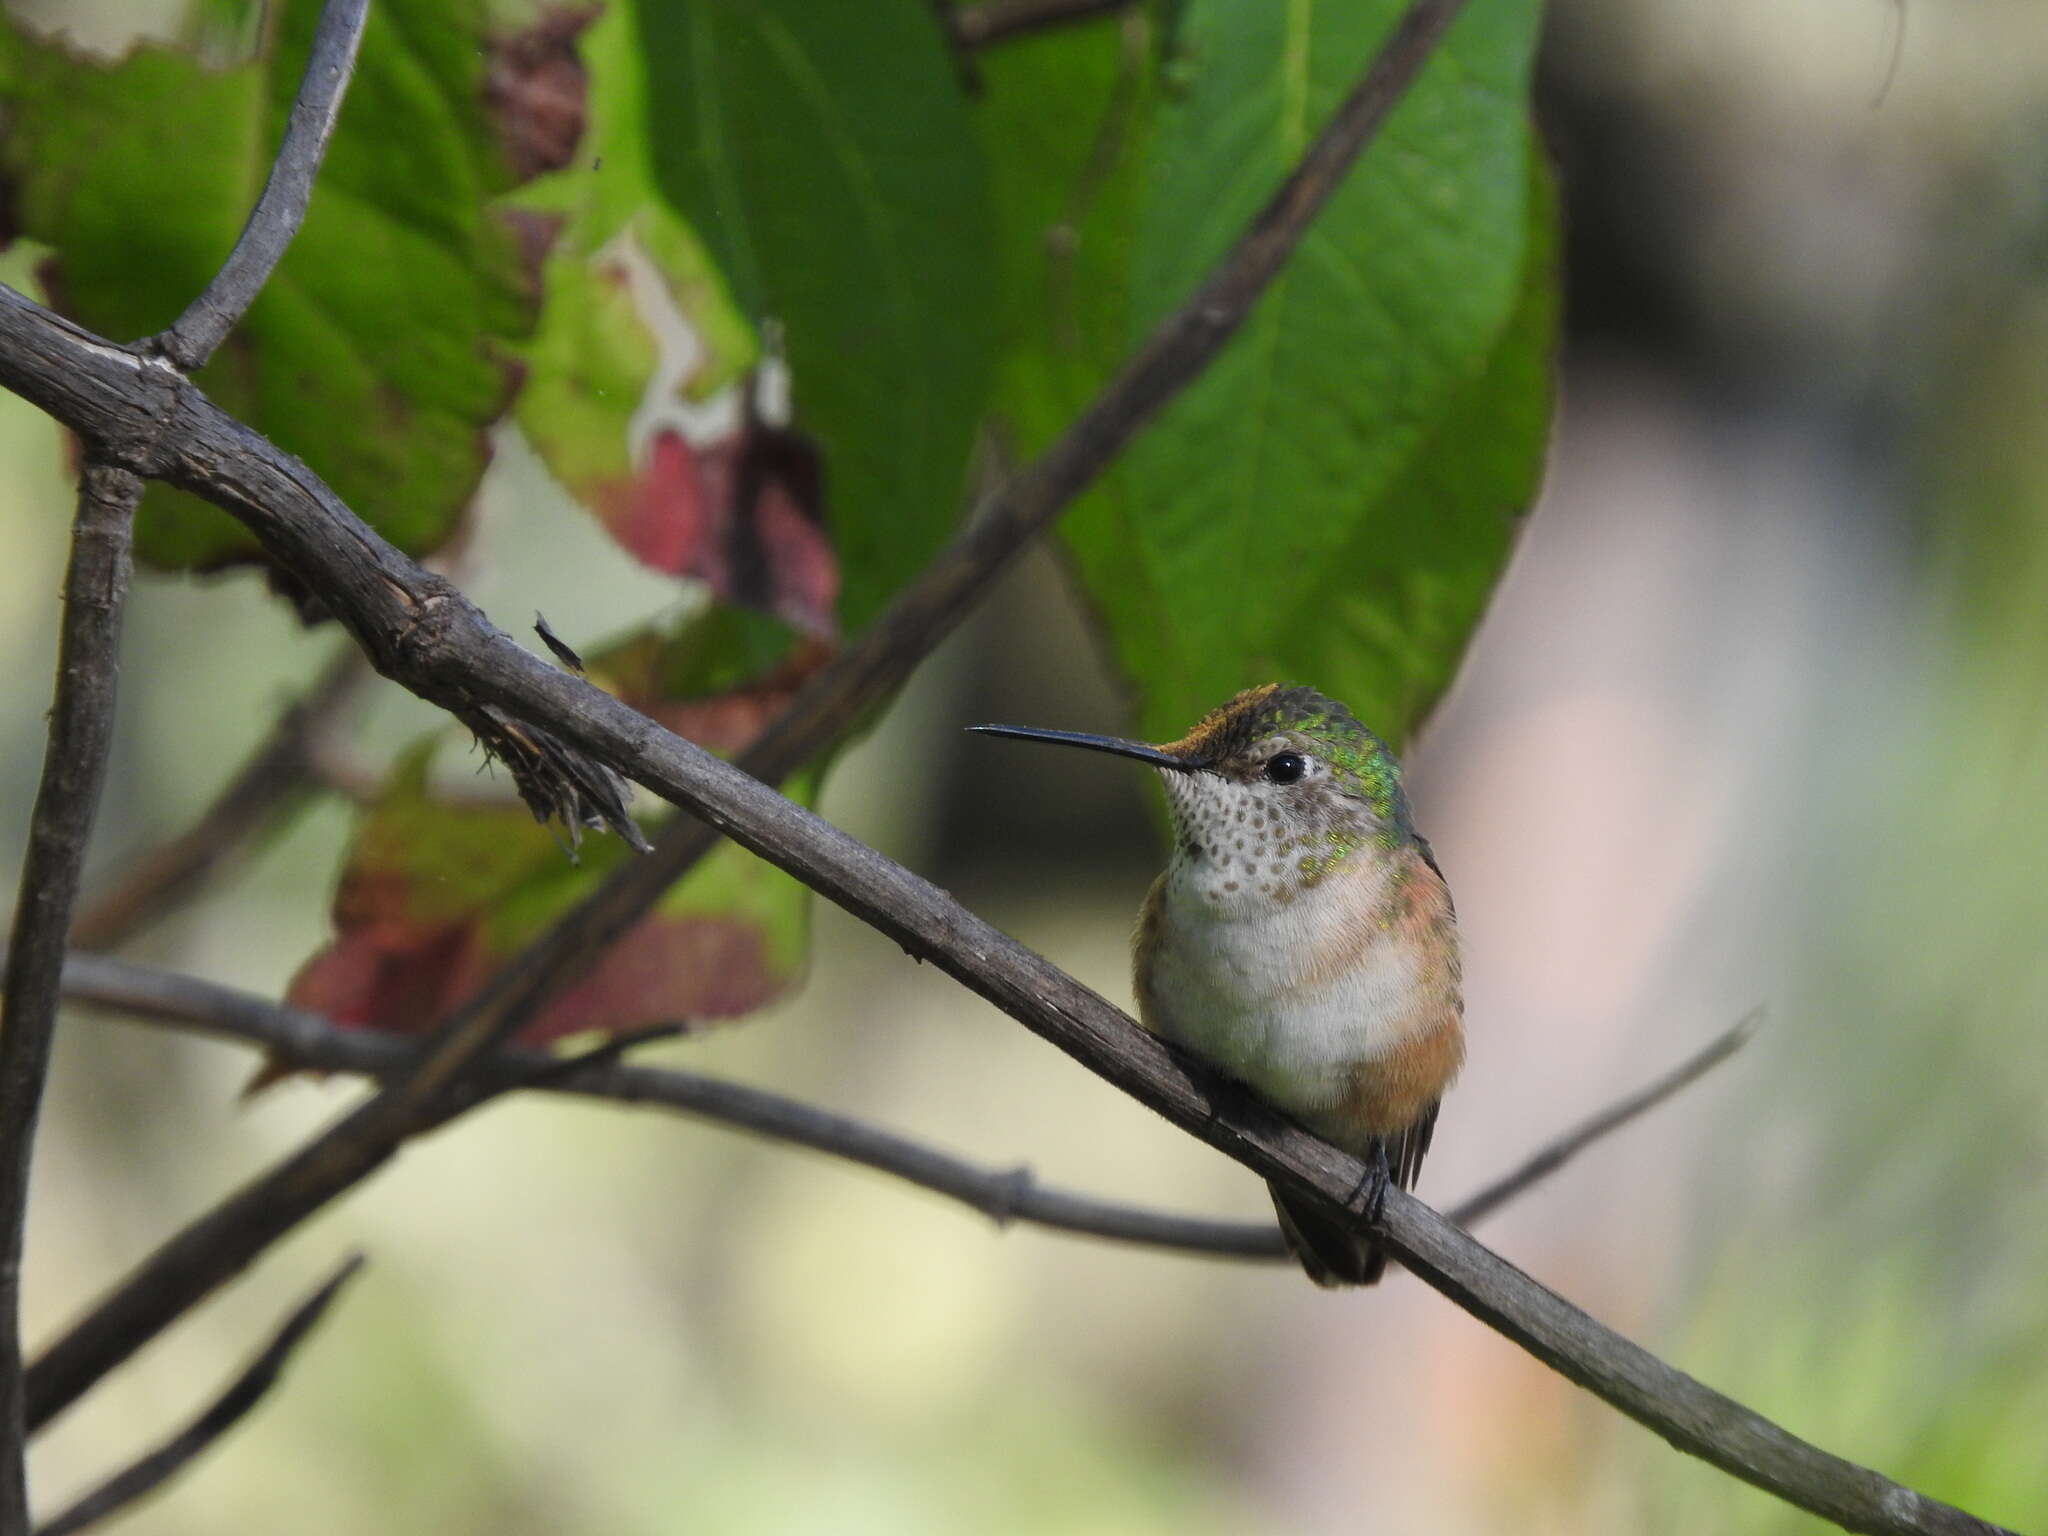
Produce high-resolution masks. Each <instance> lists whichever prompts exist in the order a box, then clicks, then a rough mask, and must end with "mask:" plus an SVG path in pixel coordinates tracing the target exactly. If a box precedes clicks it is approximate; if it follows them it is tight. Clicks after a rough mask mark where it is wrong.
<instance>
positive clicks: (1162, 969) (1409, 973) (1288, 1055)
mask: <svg viewBox="0 0 2048 1536" xmlns="http://www.w3.org/2000/svg"><path fill="white" fill-rule="evenodd" d="M1376 865H1377V861H1368V860H1363V859H1361V860H1360V861H1359V865H1358V868H1357V869H1356V870H1352V869H1346V870H1343V871H1341V872H1339V873H1338V874H1336V875H1334V876H1332V877H1331V878H1329V879H1328V880H1325V881H1324V882H1322V883H1321V884H1320V885H1317V886H1315V887H1312V888H1309V889H1305V890H1302V891H1300V892H1299V894H1297V895H1295V896H1294V898H1293V899H1292V900H1290V901H1288V902H1286V903H1285V904H1283V905H1273V904H1269V903H1266V902H1263V901H1256V900H1238V899H1232V900H1229V901H1224V900H1221V899H1219V897H1220V892H1219V890H1218V889H1217V888H1215V887H1214V886H1213V885H1212V884H1211V883H1210V881H1208V880H1207V879H1205V878H1204V872H1203V871H1202V870H1201V869H1200V867H1199V866H1187V865H1181V866H1178V867H1176V868H1175V869H1173V870H1171V871H1169V872H1168V874H1167V876H1166V878H1165V882H1164V889H1163V890H1162V891H1161V893H1160V899H1161V900H1162V902H1163V903H1164V910H1163V911H1162V912H1161V914H1160V917H1161V919H1162V920H1161V921H1160V922H1159V923H1158V925H1157V928H1156V930H1155V936H1156V946H1155V949H1154V953H1153V956H1152V959H1151V964H1150V968H1149V972H1150V974H1149V977H1148V981H1149V985H1148V986H1147V987H1146V989H1145V990H1146V991H1147V992H1148V993H1149V996H1150V1003H1151V1012H1152V1015H1153V1017H1152V1019H1151V1021H1150V1022H1151V1023H1152V1025H1153V1027H1154V1028H1155V1029H1157V1030H1158V1031H1159V1033H1161V1034H1163V1035H1165V1036H1166V1037H1167V1038H1168V1039H1170V1040H1173V1041H1174V1042H1176V1043H1177V1044H1180V1045H1184V1046H1186V1047H1187V1048H1188V1049H1190V1050H1192V1051H1194V1052H1196V1053H1197V1054H1199V1055H1201V1056H1203V1057H1206V1058H1207V1059H1208V1060H1209V1061H1211V1062H1214V1063H1215V1064H1216V1065H1217V1066H1218V1067H1220V1068H1222V1069H1223V1070H1224V1071H1226V1072H1228V1073H1230V1074H1231V1075H1232V1076H1233V1077H1237V1078H1239V1079H1241V1080H1243V1081H1244V1082H1246V1083H1248V1084H1250V1085H1251V1086H1252V1087H1253V1088H1254V1089H1256V1090H1257V1091H1258V1092H1259V1093H1260V1094H1261V1095H1263V1096H1264V1097H1265V1098H1267V1099H1270V1100H1271V1101H1272V1102H1273V1103H1275V1104H1277V1105H1279V1106H1281V1107H1282V1108H1284V1109H1288V1110H1291V1111H1293V1112H1294V1113H1296V1114H1300V1115H1303V1116H1305V1117H1309V1118H1313V1115H1314V1112H1315V1111H1316V1110H1318V1109H1322V1108H1325V1107H1328V1106H1331V1105H1334V1104H1335V1103H1336V1102H1337V1101H1338V1100H1339V1099H1340V1098H1341V1096H1342V1095H1343V1094H1344V1092H1345V1090H1346V1089H1347V1087H1348V1086H1349V1079H1350V1076H1351V1072H1352V1069H1354V1068H1355V1067H1356V1066H1357V1065H1358V1064H1359V1063H1360V1062H1363V1061H1369V1060H1371V1059H1372V1058H1374V1057H1376V1056H1379V1055H1381V1054H1383V1053H1384V1052H1386V1051H1387V1050H1389V1049H1391V1048H1392V1047H1394V1046H1395V1045H1398V1044H1399V1043H1400V1042H1401V1041H1402V1040H1404V1039H1405V1038H1407V1034H1408V1031H1409V1030H1410V1029H1411V1028H1412V1027H1413V1025H1412V1022H1411V1021H1412V1020H1414V1019H1415V1018H1416V1017H1417V1016H1418V1009H1417V1006H1416V1005H1417V1003H1418V1002H1419V1001H1420V987H1421V977H1420V974H1419V971H1420V966H1419V961H1418V957H1417V956H1416V954H1415V953H1414V951H1413V950H1412V948H1411V947H1410V946H1407V945H1403V944H1397V943H1393V942H1388V943H1382V944H1373V945H1370V946H1368V947H1367V948H1366V949H1365V950H1364V951H1363V952H1362V953H1358V952H1357V950H1356V940H1355V934H1356V932H1357V926H1356V919H1357V917H1358V915H1359V914H1361V913H1362V912H1365V911H1369V910H1371V909H1372V907H1373V906H1375V905H1377V897H1378V895H1379V890H1380V887H1381V886H1382V885H1383V883H1384V881H1385V880H1386V879H1387V878H1388V873H1387V871H1386V870H1385V869H1384V868H1380V867H1375V866H1376ZM1347 931H1348V933H1349V934H1350V935H1352V936H1354V937H1351V938H1348V939H1347V937H1346V935H1347ZM1333 947H1337V952H1348V953H1349V954H1350V955H1354V956H1355V960H1354V963H1351V964H1349V965H1343V966H1332V965H1330V964H1329V960H1330V958H1331V956H1332V954H1333ZM1319 973H1320V975H1319Z"/></svg>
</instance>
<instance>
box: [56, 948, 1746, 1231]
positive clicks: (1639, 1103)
mask: <svg viewBox="0 0 2048 1536" xmlns="http://www.w3.org/2000/svg"><path fill="white" fill-rule="evenodd" d="M64 995H65V997H66V998H67V999H68V1000H69V1001H71V1002H74V1003H88V1004H94V1005H97V1006H99V1007H103V1008H110V1009H114V1010H118V1011H119V1012H120V1013H122V1014H124V1015H127V1016H129V1017H131V1018H138V1019H142V1020H145V1021H147V1022H150V1023H156V1024H171V1025H177V1026H180V1027H183V1028H191V1029H197V1030H200V1031H202V1032H206V1033H211V1034H218V1035H225V1036H226V1037H228V1038H229V1039H232V1040H239V1041H242V1042H244V1043H246V1044H250V1045H257V1046H261V1047H262V1048H263V1049H264V1050H265V1051H266V1052H267V1053H269V1054H270V1055H272V1056H274V1057H276V1058H278V1059H280V1060H283V1061H287V1062H289V1063H291V1064H292V1065H293V1066H295V1067H301V1068H306V1069H309V1070H312V1071H318V1072H358V1073H363V1074H365V1075H367V1076H373V1077H387V1076H391V1075H393V1074H395V1073H397V1072H400V1071H403V1070H404V1068H405V1067H406V1066H407V1065H408V1064H409V1063H411V1062H412V1061H413V1060H414V1059H416V1058H417V1056H418V1054H419V1047H418V1045H417V1044H416V1043H415V1042H413V1041H409V1040H404V1039H401V1038H398V1037H396V1036H392V1035H380V1034H375V1033H370V1032H366V1031H363V1030H354V1029H343V1028H341V1027H340V1026H338V1025H336V1024H333V1023H330V1022H329V1021H328V1020H326V1019H323V1018H321V1017H319V1016H318V1015H317V1014H311V1013H305V1012H302V1011H301V1010H299V1009H296V1008H290V1007H287V1006H285V1005H284V1004H282V1003H273V1002H271V1001H269V1000H268V999H266V998H261V997H257V996H256V995H255V994H253V993H249V992H243V991H239V990H237V989H235V988H233V987H225V986H221V985H220V984H218V983H216V982H210V981H205V980H202V979H201V978H199V977H197V976H186V975H181V974H179V973H177V972H174V971H166V970H162V969H159V968H157V967H155V966H147V965H139V964H135V963H133V962H130V961H124V960H115V959H112V958H109V957H106V956H101V955H87V954H78V953H74V954H73V955H72V956H71V958H70V959H69V960H68V961H67V962H66V963H65V966H64ZM1754 1024H1755V1016H1754V1015H1752V1016H1751V1017H1750V1018H1748V1019H1744V1020H1743V1021H1742V1022H1741V1023H1740V1024H1737V1025H1736V1026H1735V1027H1734V1028H1733V1029H1730V1030H1728V1031H1726V1032H1725V1033H1723V1034H1721V1035H1719V1036H1717V1037H1715V1038H1714V1039H1713V1040H1711V1041H1709V1042H1708V1043H1707V1045H1706V1046H1705V1047H1704V1048H1702V1049H1701V1050H1699V1051H1698V1052H1696V1053H1695V1054H1694V1055H1692V1056H1690V1057H1688V1058H1687V1059H1686V1060H1685V1061H1683V1062H1681V1063H1679V1064H1678V1066H1676V1067H1674V1068H1673V1069H1671V1070H1670V1071H1669V1072H1666V1073H1665V1074H1664V1075H1662V1076H1661V1077H1659V1078H1657V1079H1656V1080H1655V1081H1653V1082H1651V1083H1648V1084H1646V1085H1644V1086H1643V1087H1642V1088H1640V1089H1637V1090H1636V1091H1635V1092H1634V1093H1631V1094H1629V1095H1628V1096H1627V1097H1625V1098H1623V1099H1619V1100H1617V1101H1616V1102H1615V1103H1614V1104H1612V1105H1610V1106H1609V1107H1608V1108H1606V1109H1603V1110H1602V1111H1600V1113H1598V1114H1597V1115H1594V1116H1593V1117H1592V1118H1590V1119H1588V1120H1586V1121H1584V1122H1582V1123H1581V1124H1579V1125H1576V1126H1574V1127H1573V1128H1572V1129H1570V1130H1568V1131H1566V1132H1565V1133H1564V1134H1563V1135H1561V1136H1558V1137H1556V1138H1554V1139H1553V1140H1551V1141H1550V1142H1548V1143H1546V1144H1545V1145H1544V1146H1543V1147H1542V1148H1540V1149H1539V1150H1538V1151H1537V1152H1535V1153H1534V1154H1533V1155H1531V1156H1530V1157H1528V1158H1526V1159H1525V1160H1524V1161H1523V1162H1522V1163H1521V1164H1519V1165H1518V1166H1517V1167H1516V1168H1514V1169H1513V1170H1512V1171H1510V1172H1509V1173H1507V1174H1505V1175H1503V1176H1502V1177H1501V1178H1499V1179H1496V1180H1495V1181H1494V1182H1493V1183H1491V1184H1488V1185H1487V1186H1486V1187H1485V1188H1483V1189H1481V1190H1480V1191H1479V1192H1478V1193H1477V1194H1474V1195H1471V1196H1469V1197H1467V1198H1466V1199H1465V1200H1463V1201H1461V1202H1460V1203H1459V1204H1457V1205H1455V1206H1452V1207H1451V1208H1450V1210H1449V1211H1447V1212H1446V1213H1445V1216H1446V1219H1448V1220H1449V1221H1451V1222H1453V1223H1455V1224H1456V1225H1458V1226H1461V1227H1469V1226H1471V1225H1472V1224H1473V1223H1475V1222H1477V1221H1479V1220H1481V1219H1483V1218H1484V1217H1487V1216H1490V1215H1492V1214H1493V1213H1494V1212H1495V1211H1497V1210H1499V1209H1500V1208H1501V1207H1502V1206H1503V1205H1506V1204H1507V1203H1508V1202H1509V1201H1510V1200H1512V1199H1514V1198H1515V1197H1516V1196H1517V1195H1519V1194H1522V1193H1523V1192H1524V1191H1526V1190H1528V1189H1530V1188H1533V1187H1534V1186H1535V1185H1536V1184H1538V1183H1540V1182H1542V1180H1544V1179H1545V1178H1548V1177H1549V1176H1550V1175H1551V1174H1553V1173H1555V1172H1556V1171H1557V1170H1558V1169H1559V1168H1561V1167H1563V1166H1564V1165H1565V1164H1566V1163H1567V1162H1569V1161H1570V1160H1571V1159H1572V1158H1573V1157H1576V1156H1577V1155H1578V1154H1579V1153H1581V1152H1583V1151H1585V1150H1586V1148H1587V1147H1589V1146H1591V1145H1592V1144H1593V1143H1594V1142H1596V1141H1598V1140H1600V1139H1602V1138H1603V1137H1606V1136H1608V1135H1611V1134H1612V1133H1613V1132H1615V1131H1618V1130H1620V1129H1621V1128H1622V1127H1623V1126H1624V1125H1627V1124H1629V1123H1630V1122H1632V1121H1634V1120H1636V1119H1637V1118H1639V1117H1640V1116H1642V1115H1644V1114H1647V1113H1648V1112H1649V1111H1650V1110H1652V1109H1654V1108H1656V1107H1657V1106H1658V1105H1659V1104H1661V1103H1663V1102H1664V1101H1665V1100H1666V1099H1669V1098H1670V1097H1671V1096H1672V1095H1673V1094H1675V1093H1677V1092H1678V1091H1679V1090H1680V1089H1682V1088H1685V1087H1686V1086H1688V1085H1689V1084H1691V1083H1694V1082H1697V1081H1698V1080H1699V1079H1700V1078H1701V1077H1703V1076H1705V1075H1706V1074H1707V1073H1708V1072H1709V1071H1711V1070H1712V1069H1713V1068H1714V1067H1716V1066H1718V1065H1719V1064H1720V1063H1721V1062H1723V1061H1726V1060H1727V1059H1728V1058H1729V1057H1730V1056H1732V1055H1734V1054H1735V1052H1736V1051H1738V1050H1740V1049H1741V1048H1742V1047H1743V1045H1745V1044H1746V1043H1748V1041H1749V1038H1750V1036H1751V1034H1752V1033H1753V1032H1754ZM478 1071H479V1074H480V1076H482V1077H483V1079H484V1080H485V1081H486V1082H488V1083H490V1084H492V1085H493V1086H498V1085H504V1086H511V1087H517V1088H522V1089H541V1090H544V1091H547V1092H550V1093H561V1094H567V1095H570V1096H572V1097H577V1098H590V1099H605V1100H609V1101H611V1102H613V1103H618V1104H648V1105H654V1106H656V1107H659V1108H664V1109H672V1110H676V1111H679V1112H681V1113H682V1114H685V1115H689V1116H693V1117H695V1118H697V1119H700V1120H709V1121H713V1122H715V1123H717V1124H721V1125H729V1126H734V1127H736V1128H738V1129H740V1130H745V1131H751V1132H753V1133H754V1134H755V1135H757V1136H762V1137H765V1138H766V1139H768V1140H770V1141H780V1142H785V1143H788V1144H789V1145H792V1146H800V1147H809V1148H810V1149H811V1150H813V1151H816V1152H823V1153H826V1154H827V1155H829V1156H832V1157H838V1158H843V1159H845V1160H846V1161H848V1162H853V1163H859V1164H861V1165H862V1166H863V1167H867V1168H873V1169H875V1170H876V1171H878V1172H881V1173H886V1174H889V1175H891V1176H892V1177H894V1178H899V1179H902V1180H904V1181H905V1182H907V1183H911V1184H916V1185H918V1186H920V1187H921V1188H924V1189H929V1190H931V1191H933V1192H934V1193H937V1194H941V1195H945V1196H947V1197H948V1198H950V1199H954V1200H958V1201H960V1202H961V1203H962V1204H964V1205H969V1206H972V1207H973V1208H974V1209H975V1210H977V1211H980V1212H981V1213H982V1214H983V1215H985V1216H988V1217H991V1218H992V1219H994V1220H995V1221H996V1222H997V1223H998V1224H999V1225H1007V1224H1008V1223H1010V1222H1012V1221H1022V1222H1028V1223H1030V1224H1032V1225H1035V1226H1042V1227H1049V1228H1052V1229H1054V1230H1056V1231H1062V1232H1075V1233H1081V1234H1084V1235H1086V1236H1091V1237H1102V1238H1108V1239H1111V1240H1113V1241H1116V1242H1124V1243H1133V1244H1138V1245H1140V1246H1147V1247H1157V1248H1170V1249H1177V1250H1180V1251H1182V1252H1187V1253H1198V1254H1205V1255H1208V1256H1210V1257H1212V1258H1234V1259H1263V1260H1287V1261H1289V1262H1291V1256H1290V1255H1289V1253H1288V1251H1287V1246H1286V1244H1285V1243H1284V1242H1283V1241H1282V1239H1281V1237H1280V1229H1279V1228H1278V1227H1276V1226H1274V1225H1273V1224H1272V1223H1271V1222H1238V1221H1220V1220H1214V1219H1211V1218H1208V1217H1200V1216H1175V1215H1171V1214H1169V1213H1167V1212H1163V1211H1155V1210H1151V1209H1149V1208H1146V1207H1142V1206H1133V1205H1126V1204H1121V1203H1118V1202H1114V1201H1109V1200H1100V1199H1096V1198H1095V1197H1093V1196H1089V1195H1081V1194H1075V1193H1071V1192H1069V1191H1065V1190H1058V1189H1048V1188H1046V1187H1044V1186H1043V1185H1040V1184H1039V1183H1037V1182H1036V1180H1035V1179H1034V1178H1033V1177H1032V1174H1031V1170H1030V1169H1029V1168H1026V1167H1016V1168H988V1167H984V1166H982V1165H980V1164H977V1163H972V1162H969V1161H967V1160H966V1159H964V1158H958V1157H953V1156H950V1155H948V1154H947V1153H944V1152H941V1151H939V1150H938V1149H937V1148H935V1147H931V1146H928V1145H926V1144H925V1143H923V1142H920V1141H916V1140H913V1139H912V1138H910V1137H907V1136H901V1135H898V1134H896V1133H895V1132H893V1131H889V1130H885V1129H883V1128H882V1127H880V1126H876V1125H871V1124H869V1123H867V1122H865V1121H861V1120H857V1119H854V1118H853V1117H851V1116H848V1115H841V1114H837V1113H835V1112H833V1111H831V1110H826V1109H820V1108H818V1107H817V1106H815V1105H811V1104H806V1103H803V1102H802V1101H800V1100H797V1099H792V1098H789V1097H787V1096H785V1095H783V1094H778V1093H772V1092H769V1091H767V1090H765V1089H760V1088H751V1087H747V1086H745V1085H743V1084H739V1083H732V1082H726V1081H723V1080H721V1079H718V1078H710V1077H704V1076H702V1075H700V1074H698V1073H694V1072H682V1071H676V1070H674V1069H671V1068H664V1067H648V1066H639V1065H633V1066H627V1065H624V1064H622V1063H619V1062H615V1061H599V1062H584V1061H568V1062H565V1061H563V1060H561V1059H560V1058H557V1057H553V1056H550V1055H548V1054H546V1053H545V1052H540V1051H522V1050H507V1051H499V1052H496V1053H494V1054H493V1055H491V1056H490V1057H489V1058H487V1059H486V1060H485V1061H483V1062H481V1063H479V1066H478Z"/></svg>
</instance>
